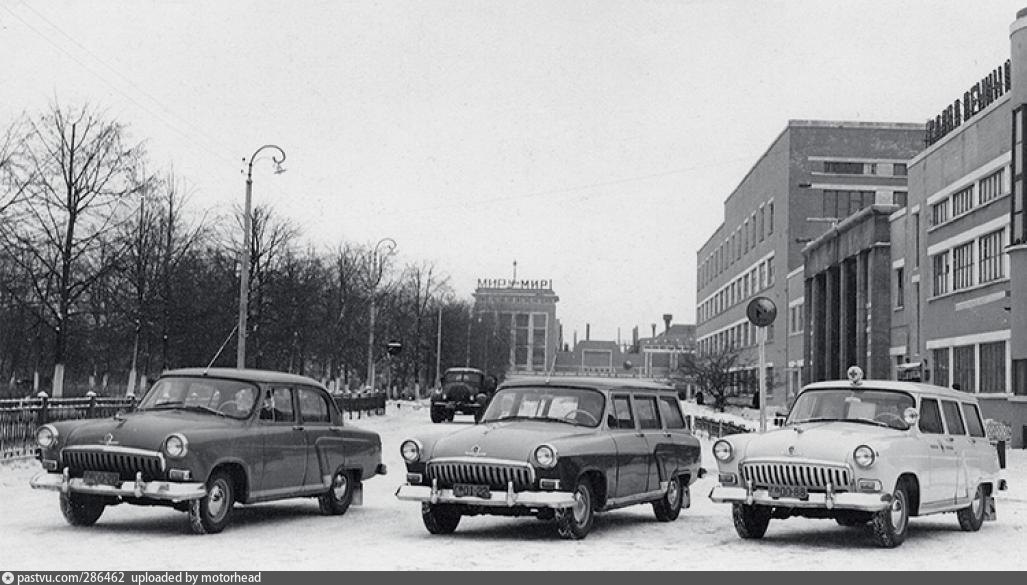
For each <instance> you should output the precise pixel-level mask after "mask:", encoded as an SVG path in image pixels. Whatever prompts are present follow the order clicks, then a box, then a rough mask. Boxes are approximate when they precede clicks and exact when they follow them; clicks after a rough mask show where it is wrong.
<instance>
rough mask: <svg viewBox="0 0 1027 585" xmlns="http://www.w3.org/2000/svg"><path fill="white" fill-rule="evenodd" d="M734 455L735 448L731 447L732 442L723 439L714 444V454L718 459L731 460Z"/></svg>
mask: <svg viewBox="0 0 1027 585" xmlns="http://www.w3.org/2000/svg"><path fill="white" fill-rule="evenodd" d="M732 455H734V449H733V448H732V447H731V443H728V442H727V441H723V440H721V441H717V442H716V443H714V444H713V456H714V457H716V458H717V461H724V462H727V461H731V456H732Z"/></svg>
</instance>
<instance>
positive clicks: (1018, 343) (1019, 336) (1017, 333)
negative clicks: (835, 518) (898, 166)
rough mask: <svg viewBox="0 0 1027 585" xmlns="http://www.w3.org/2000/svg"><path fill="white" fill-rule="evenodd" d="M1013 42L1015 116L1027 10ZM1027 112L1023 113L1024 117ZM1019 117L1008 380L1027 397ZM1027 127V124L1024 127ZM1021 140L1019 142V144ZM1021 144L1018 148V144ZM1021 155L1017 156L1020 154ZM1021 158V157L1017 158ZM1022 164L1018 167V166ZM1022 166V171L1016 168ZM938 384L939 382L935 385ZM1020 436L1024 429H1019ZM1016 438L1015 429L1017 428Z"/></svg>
mask: <svg viewBox="0 0 1027 585" xmlns="http://www.w3.org/2000/svg"><path fill="white" fill-rule="evenodd" d="M1009 41H1010V68H1011V70H1012V71H1011V75H1010V79H1011V84H1012V85H1011V89H1012V97H1011V98H1010V102H1011V105H1012V107H1013V110H1014V112H1015V111H1016V108H1019V107H1022V106H1024V105H1025V104H1027V9H1021V10H1020V11H1019V12H1017V14H1016V21H1014V22H1013V24H1012V26H1010V28H1009ZM1024 114H1027V111H1022V113H1021V114H1020V115H1021V116H1023V115H1024ZM1015 120H1016V114H1014V115H1013V116H1012V117H1011V119H1010V124H1011V125H1012V126H1013V132H1012V144H1011V145H1010V147H1011V149H1012V150H1013V151H1014V154H1013V196H1012V197H1010V200H1011V201H1010V203H1011V206H1012V207H1011V209H1010V212H1011V217H1010V227H1009V229H1010V231H1011V232H1012V234H1011V236H1012V237H1011V238H1010V243H1012V244H1013V245H1012V246H1010V247H1009V248H1007V250H1006V252H1007V253H1008V254H1009V305H1010V307H1012V310H1011V311H1009V313H1008V315H1009V331H1010V338H1009V359H1010V361H1009V364H1010V366H1011V371H1010V373H1009V375H1008V377H1007V379H1008V380H1009V382H1010V384H1011V387H1010V388H1009V390H1010V391H1011V392H1013V393H1014V394H1017V395H1021V396H1022V395H1027V311H1025V310H1023V308H1024V307H1027V226H1025V225H1024V224H1025V223H1027V221H1025V218H1027V211H1025V204H1027V169H1025V168H1024V167H1025V166H1027V161H1024V159H1023V156H1022V154H1023V153H1024V152H1025V151H1027V137H1025V136H1022V135H1019V134H1023V133H1025V129H1024V128H1017V127H1016V124H1015ZM1023 126H1027V123H1025V124H1023ZM1018 139H1019V140H1018ZM1018 141H1019V144H1017V142H1018ZM1017 151H1018V152H1017ZM1017 155H1020V156H1017ZM1017 161H1019V163H1018V162H1017ZM1017 166H1019V168H1017ZM936 383H937V382H936ZM1020 431H1021V433H1022V432H1023V429H1020ZM1013 432H1014V436H1015V435H1016V428H1015V425H1014V431H1013ZM1014 444H1019V445H1020V446H1023V445H1025V444H1027V436H1023V435H1021V436H1020V440H1019V441H1018V442H1017V441H1014Z"/></svg>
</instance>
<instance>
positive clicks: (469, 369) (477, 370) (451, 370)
mask: <svg viewBox="0 0 1027 585" xmlns="http://www.w3.org/2000/svg"><path fill="white" fill-rule="evenodd" d="M449 372H474V373H476V374H483V373H484V372H482V371H481V370H479V369H478V368H446V373H449Z"/></svg>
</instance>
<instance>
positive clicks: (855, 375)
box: [846, 366, 863, 386]
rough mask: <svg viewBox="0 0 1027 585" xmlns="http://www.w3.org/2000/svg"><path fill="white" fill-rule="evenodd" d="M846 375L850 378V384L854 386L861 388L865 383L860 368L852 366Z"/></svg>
mask: <svg viewBox="0 0 1027 585" xmlns="http://www.w3.org/2000/svg"><path fill="white" fill-rule="evenodd" d="M846 373H847V374H848V376H849V382H851V383H852V385H853V386H859V385H860V383H861V382H862V381H863V370H862V369H861V368H860V367H859V366H852V367H851V368H849V370H848V372H846Z"/></svg>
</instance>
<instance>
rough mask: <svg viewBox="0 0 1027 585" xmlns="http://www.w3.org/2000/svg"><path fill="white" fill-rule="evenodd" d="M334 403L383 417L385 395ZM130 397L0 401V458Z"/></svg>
mask: <svg viewBox="0 0 1027 585" xmlns="http://www.w3.org/2000/svg"><path fill="white" fill-rule="evenodd" d="M333 399H334V400H335V404H336V405H337V406H338V407H339V409H340V410H341V411H342V412H343V413H344V416H345V413H348V414H349V418H353V415H354V414H356V416H357V418H362V417H364V416H372V415H383V414H385V394H384V393H382V392H377V393H360V394H345V395H338V396H334V397H333ZM135 404H136V401H135V399H134V398H128V397H118V398H110V397H103V396H83V397H81V398H48V397H45V396H43V397H36V398H20V399H3V400H0V459H7V458H12V457H28V456H32V455H34V454H35V452H36V441H35V436H34V433H35V430H36V428H37V427H38V426H39V425H43V424H46V423H48V422H56V421H62V420H75V419H87V418H106V417H109V416H114V415H115V414H117V412H118V411H120V410H128V409H131V408H132V407H134V406H135Z"/></svg>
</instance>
